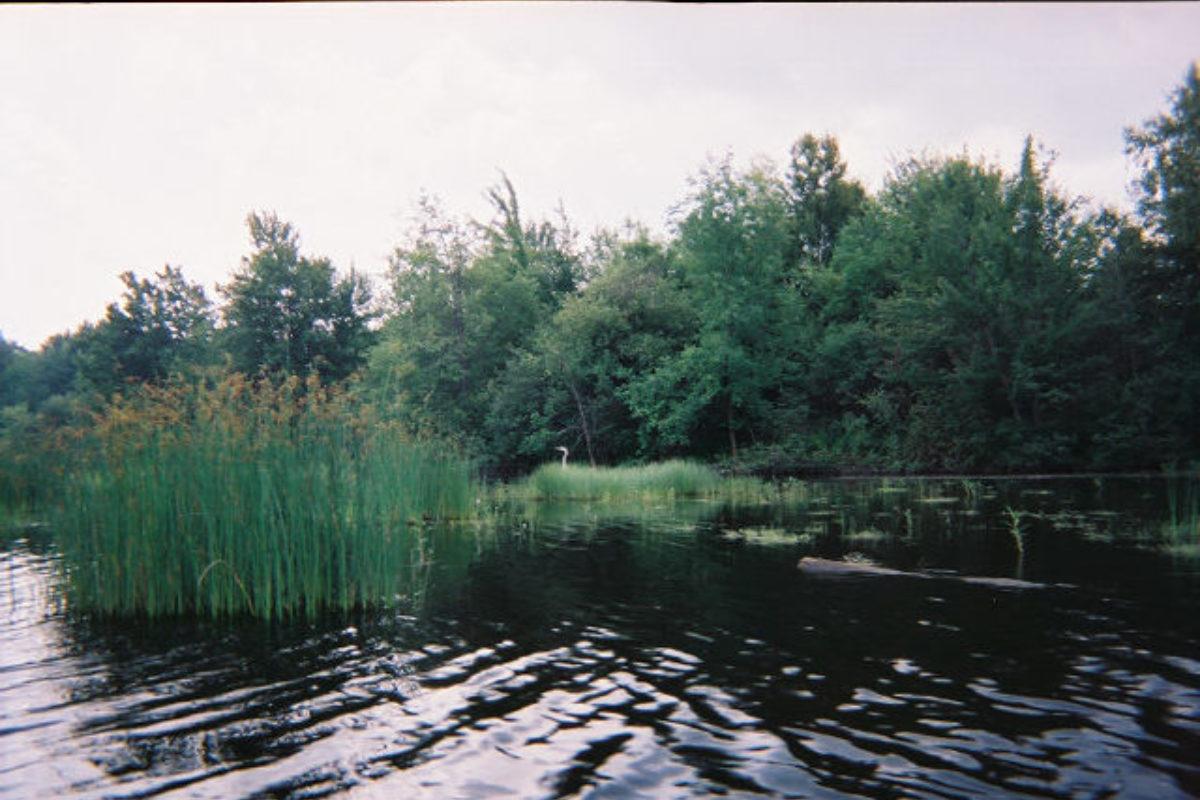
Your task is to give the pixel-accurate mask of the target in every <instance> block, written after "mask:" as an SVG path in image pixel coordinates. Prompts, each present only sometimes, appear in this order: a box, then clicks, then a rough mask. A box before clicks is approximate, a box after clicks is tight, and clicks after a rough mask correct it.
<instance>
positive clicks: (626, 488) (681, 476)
mask: <svg viewBox="0 0 1200 800" xmlns="http://www.w3.org/2000/svg"><path fill="white" fill-rule="evenodd" d="M720 483H721V479H720V477H719V476H718V475H717V473H716V472H714V471H713V470H712V469H710V468H709V467H707V466H705V465H703V464H698V463H696V462H694V461H682V460H671V461H662V462H659V463H655V464H644V465H640V466H628V467H587V466H576V465H571V464H569V465H567V466H565V467H564V466H562V465H561V464H544V465H542V466H541V467H538V468H537V469H536V470H534V472H533V474H532V475H530V476H529V479H528V481H527V482H526V484H525V490H526V491H527V493H528V494H529V495H530V496H532V497H534V498H536V499H541V500H622V499H630V498H642V499H654V498H664V497H702V496H711V495H714V494H716V493H717V490H718V489H719V487H720Z"/></svg>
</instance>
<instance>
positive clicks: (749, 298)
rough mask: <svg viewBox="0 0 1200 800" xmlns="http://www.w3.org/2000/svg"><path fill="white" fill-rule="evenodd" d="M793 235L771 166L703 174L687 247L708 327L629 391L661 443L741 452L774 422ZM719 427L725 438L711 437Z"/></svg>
mask: <svg viewBox="0 0 1200 800" xmlns="http://www.w3.org/2000/svg"><path fill="white" fill-rule="evenodd" d="M787 241H788V240H787V228H786V207H785V199H784V196H783V192H782V189H781V186H780V182H779V181H778V179H777V178H776V177H775V176H774V175H772V174H770V172H769V171H768V170H767V169H766V168H765V167H756V168H753V169H751V170H750V171H748V172H746V173H745V174H739V173H737V172H735V171H734V169H733V167H732V165H731V163H730V160H729V159H728V158H726V159H724V160H722V161H719V162H716V163H713V164H710V165H709V166H708V167H706V168H705V169H703V170H702V171H701V172H700V174H699V176H698V178H697V182H696V188H695V190H694V192H693V194H692V196H691V198H689V200H688V202H687V204H686V205H685V206H684V215H683V218H682V220H681V221H680V222H679V244H678V246H679V250H680V255H679V258H680V269H681V280H682V284H683V291H684V292H685V294H686V295H687V297H688V300H689V302H690V303H691V304H692V305H693V307H695V308H696V310H697V312H698V315H699V320H700V322H699V327H698V330H697V333H696V336H695V338H694V339H693V340H692V341H691V342H689V343H688V344H687V345H686V346H685V347H683V348H682V349H681V350H680V351H678V352H677V353H674V354H672V355H670V356H668V357H666V358H664V359H663V360H662V361H661V362H660V363H659V364H658V365H657V366H656V367H655V368H654V369H653V370H652V371H651V372H649V373H648V374H645V375H642V376H639V378H638V380H637V381H636V382H635V383H634V384H633V385H632V386H631V387H630V391H629V397H630V400H631V405H632V407H633V409H634V413H635V414H637V416H638V417H639V418H640V419H641V420H642V421H643V425H644V430H645V432H646V434H649V435H652V436H653V437H656V439H657V441H658V442H659V444H660V446H662V447H664V448H673V447H684V448H687V447H689V445H690V446H696V447H699V448H700V449H702V450H707V451H710V452H712V451H715V450H716V449H717V448H718V447H722V446H723V447H725V448H727V449H728V452H729V453H730V455H731V456H734V457H736V456H737V454H738V449H739V437H749V438H750V439H751V440H753V439H756V438H758V437H759V436H760V435H765V433H766V429H767V427H768V426H773V425H774V422H773V420H771V418H770V417H771V410H772V395H773V394H774V393H776V392H777V391H778V389H779V386H780V383H781V377H782V375H781V370H782V369H783V367H784V365H785V363H786V358H785V357H784V356H785V354H786V347H787V337H788V331H787V327H788V326H789V324H791V322H792V316H791V311H792V309H793V306H792V304H791V302H790V301H791V294H790V293H789V292H787V291H783V289H784V287H785V285H786V280H785V270H784V267H785V253H786V247H787ZM713 431H720V432H721V438H720V439H714V438H713V437H711V436H708V435H707V434H708V433H710V432H713ZM722 439H723V445H722V444H721V440H722Z"/></svg>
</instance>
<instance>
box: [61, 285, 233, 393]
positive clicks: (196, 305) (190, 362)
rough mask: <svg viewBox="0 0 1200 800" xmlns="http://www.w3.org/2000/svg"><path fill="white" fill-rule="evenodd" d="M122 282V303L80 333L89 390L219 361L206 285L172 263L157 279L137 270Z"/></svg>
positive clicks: (159, 377) (112, 388)
mask: <svg viewBox="0 0 1200 800" xmlns="http://www.w3.org/2000/svg"><path fill="white" fill-rule="evenodd" d="M121 281H122V282H123V283H124V284H125V292H124V294H123V296H122V302H121V304H120V305H118V304H117V303H111V304H109V306H108V313H107V316H106V317H105V319H104V320H103V321H101V322H100V323H98V324H97V325H94V326H85V327H84V328H83V329H82V330H81V331H80V333H79V334H78V336H79V338H80V340H81V341H80V344H79V361H80V372H81V373H82V377H83V379H84V380H85V381H86V382H87V384H88V386H89V388H91V389H93V390H96V391H99V392H100V393H101V394H105V395H107V394H111V393H112V392H114V391H117V390H118V389H119V388H120V387H121V386H122V385H124V384H126V383H129V382H139V383H140V382H161V381H163V380H165V379H166V378H167V376H168V375H170V374H171V373H172V372H178V371H183V370H187V369H191V368H195V367H200V366H204V365H206V364H209V363H211V362H212V361H213V360H214V359H213V332H214V324H215V319H214V317H215V313H214V310H213V307H212V303H211V302H210V301H209V299H208V297H207V295H206V294H205V292H204V287H202V286H201V285H199V284H196V283H191V282H189V281H188V280H187V279H186V278H184V276H183V270H182V269H180V268H178V267H171V266H169V265H168V266H166V267H164V268H163V270H162V271H161V272H159V273H158V274H157V275H155V279H154V280H153V281H151V280H147V279H139V278H138V277H137V275H136V274H135V273H133V272H126V273H123V274H122V275H121Z"/></svg>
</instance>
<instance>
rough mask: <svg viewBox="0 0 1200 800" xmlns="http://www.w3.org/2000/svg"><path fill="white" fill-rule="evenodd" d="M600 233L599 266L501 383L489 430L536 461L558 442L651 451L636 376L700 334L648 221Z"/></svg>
mask: <svg viewBox="0 0 1200 800" xmlns="http://www.w3.org/2000/svg"><path fill="white" fill-rule="evenodd" d="M627 234H628V235H627V236H625V237H624V238H621V237H617V236H615V235H613V234H605V235H603V236H601V237H600V240H601V244H600V246H599V247H598V248H597V251H598V252H597V254H596V257H595V258H594V261H593V263H594V264H595V267H596V272H595V274H594V276H593V279H592V281H591V282H590V283H589V284H588V286H587V287H586V289H584V290H583V291H582V292H581V293H579V294H577V295H573V296H570V297H568V298H567V299H566V300H565V301H564V302H563V304H562V306H561V307H560V308H559V310H558V311H557V312H555V314H554V315H553V316H552V317H551V318H550V319H549V320H547V321H546V322H545V323H544V324H543V325H542V326H540V328H539V329H538V331H537V333H536V335H535V336H534V339H533V341H532V342H531V343H530V344H529V345H528V347H527V348H525V349H523V350H522V351H521V352H520V353H519V354H518V355H517V357H516V358H514V359H512V360H511V361H510V362H509V364H508V365H507V367H506V369H505V371H504V373H503V375H502V376H501V378H500V379H499V380H498V381H497V382H496V384H495V393H494V395H493V399H492V405H491V409H490V412H489V416H488V428H487V429H488V431H489V437H490V438H491V439H492V440H493V441H495V442H497V443H498V444H500V445H501V447H503V448H504V449H505V451H506V452H511V453H516V454H518V455H519V456H520V457H521V458H523V459H528V460H529V461H530V462H536V461H540V460H544V459H545V458H546V456H547V455H548V454H551V453H552V452H553V450H552V448H554V447H557V446H566V447H569V448H570V450H571V452H572V453H574V454H576V458H578V459H580V460H583V459H587V460H589V461H591V462H592V463H613V462H615V461H620V460H626V459H630V458H634V457H638V456H640V455H647V453H644V452H643V451H642V450H641V449H640V446H639V437H638V433H639V424H638V422H637V420H635V418H634V415H633V413H632V411H631V409H630V405H629V402H628V393H629V390H630V382H631V381H632V380H633V379H634V378H635V377H636V376H638V375H640V374H642V373H643V372H644V371H645V370H647V369H650V368H652V367H653V366H654V365H656V364H657V363H658V362H659V360H660V359H661V358H662V357H664V356H666V355H667V354H670V353H674V352H676V351H677V349H678V348H680V347H682V346H683V344H682V343H683V342H685V341H687V340H688V339H690V338H691V337H693V336H694V334H695V330H696V325H697V317H696V315H695V313H694V311H693V310H692V309H691V307H690V305H689V304H688V302H687V299H686V297H685V296H684V295H683V293H682V292H681V291H680V290H679V286H678V283H677V280H676V277H675V276H673V275H672V267H671V259H670V257H669V255H668V254H667V252H666V250H665V248H664V247H663V246H662V245H661V244H660V243H658V242H655V241H653V240H651V239H650V238H649V236H648V235H647V233H646V231H645V230H644V229H637V228H635V229H632V230H630V231H628V232H627Z"/></svg>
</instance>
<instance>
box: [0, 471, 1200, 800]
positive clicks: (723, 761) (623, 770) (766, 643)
mask: <svg viewBox="0 0 1200 800" xmlns="http://www.w3.org/2000/svg"><path fill="white" fill-rule="evenodd" d="M1013 511H1016V512H1019V513H1018V514H1017V515H1016V516H1018V517H1019V521H1018V529H1017V530H1015V531H1014V528H1013V521H1014V514H1013V513H1011V512H1013ZM501 519H502V521H498V522H497V523H496V524H495V526H494V530H491V531H490V532H487V533H481V532H475V533H473V534H465V533H464V532H462V531H441V532H434V533H431V534H430V537H429V540H428V541H427V543H426V546H427V547H428V553H429V555H430V556H431V557H432V559H433V566H432V567H431V568H430V570H429V572H428V575H427V576H426V577H427V582H426V583H425V585H424V595H423V596H424V605H423V607H422V608H421V609H420V610H419V612H417V611H415V610H412V613H413V615H409V614H405V613H398V612H396V611H389V612H378V613H369V614H368V613H364V614H361V615H359V616H358V617H356V618H352V619H349V618H341V619H338V620H327V621H325V622H324V623H321V624H310V623H303V624H296V625H294V626H287V625H264V624H257V623H255V624H252V625H251V624H246V625H239V624H233V623H208V624H199V623H182V622H176V623H174V624H165V623H158V624H155V625H147V624H144V623H143V624H136V625H135V624H128V623H127V624H125V625H123V626H116V625H112V624H101V623H98V622H94V621H88V620H79V619H74V618H71V617H69V616H65V615H62V614H59V613H57V612H56V611H55V610H54V607H53V603H54V594H53V592H52V589H51V584H52V576H53V563H52V562H53V553H52V551H51V550H50V549H48V548H40V549H39V548H38V547H37V546H36V545H34V544H33V543H31V542H29V541H28V540H22V541H19V542H17V543H15V544H12V545H10V546H9V547H8V548H7V549H6V550H5V551H3V552H2V553H0V797H4V798H9V797H11V798H27V797H32V796H42V797H57V796H68V797H96V798H99V797H180V798H182V797H188V798H194V797H198V798H207V797H211V798H230V797H246V798H273V797H281V798H282V797H286V798H301V797H303V798H309V797H321V796H329V795H337V796H339V797H341V796H345V797H380V798H394V797H428V798H485V797H499V796H505V797H522V798H551V797H584V796H586V797H622V798H638V797H645V798H671V797H705V796H711V795H722V796H735V797H754V796H767V797H805V798H810V797H864V796H865V797H881V798H891V797H896V798H899V797H931V798H932V797H937V798H945V797H964V798H967V797H972V798H973V797H997V798H999V797H1006V798H1007V797H1063V798H1083V797H1089V798H1090V797H1096V798H1100V797H1122V798H1125V797H1139V798H1140V797H1144V798H1172V797H1189V796H1200V625H1198V624H1197V621H1196V620H1197V613H1196V610H1197V608H1200V604H1198V601H1200V580H1198V579H1197V572H1198V571H1200V561H1197V560H1196V559H1195V558H1194V557H1192V556H1191V555H1189V554H1188V551H1187V550H1186V547H1184V546H1183V545H1182V544H1181V542H1180V541H1178V540H1177V539H1171V540H1170V541H1165V540H1164V536H1167V535H1166V534H1164V533H1163V526H1164V525H1167V524H1174V523H1171V521H1170V515H1169V514H1168V513H1167V511H1166V510H1165V509H1164V498H1163V494H1162V485H1161V481H1159V482H1157V483H1156V482H1139V481H1132V480H1126V481H1117V480H1111V479H1110V480H1109V481H1106V482H1094V481H1091V480H1090V479H1089V480H1080V481H1054V482H1042V483H1037V484H1033V483H1028V482H1017V481H1009V482H1004V481H977V482H970V483H964V482H907V483H904V482H891V483H882V484H881V483H880V482H871V483H862V484H851V483H844V484H829V485H825V486H818V487H814V488H813V489H812V490H811V492H809V493H806V494H796V495H793V496H792V498H791V502H790V503H788V504H784V505H776V504H772V505H765V504H764V505H752V506H749V507H741V508H735V509H734V508H729V507H718V506H716V505H714V504H702V503H692V504H682V505H677V506H671V507H662V508H639V509H637V510H636V511H635V510H632V509H625V510H621V509H613V508H612V507H604V506H595V507H591V508H586V509H579V508H575V509H574V510H573V512H568V511H566V510H564V509H555V508H550V507H541V508H539V509H538V510H537V511H536V513H526V512H522V513H519V514H514V515H512V516H505V517H502V518H501ZM1167 538H1170V537H1169V536H1167ZM848 553H860V554H862V556H863V557H866V558H870V559H873V560H874V561H876V562H878V563H880V564H883V565H886V566H889V567H893V568H897V569H903V570H916V571H920V572H921V574H922V575H924V576H933V577H934V578H936V579H933V580H931V579H929V578H928V577H915V576H914V577H909V576H884V577H866V576H858V577H855V576H850V577H845V576H843V577H821V576H813V575H808V574H803V573H801V572H800V571H799V570H797V569H796V562H797V559H798V558H800V557H801V556H804V555H812V556H821V557H826V558H841V557H844V556H845V555H846V554H848ZM1018 570H1019V571H1020V573H1021V576H1022V577H1023V578H1024V579H1025V580H1027V581H1030V582H1035V583H1037V584H1039V586H1036V587H1033V588H1000V587H997V586H994V585H989V584H980V583H970V582H965V581H961V580H957V579H955V576H961V575H973V576H998V577H1016V576H1017V571H1018Z"/></svg>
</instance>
